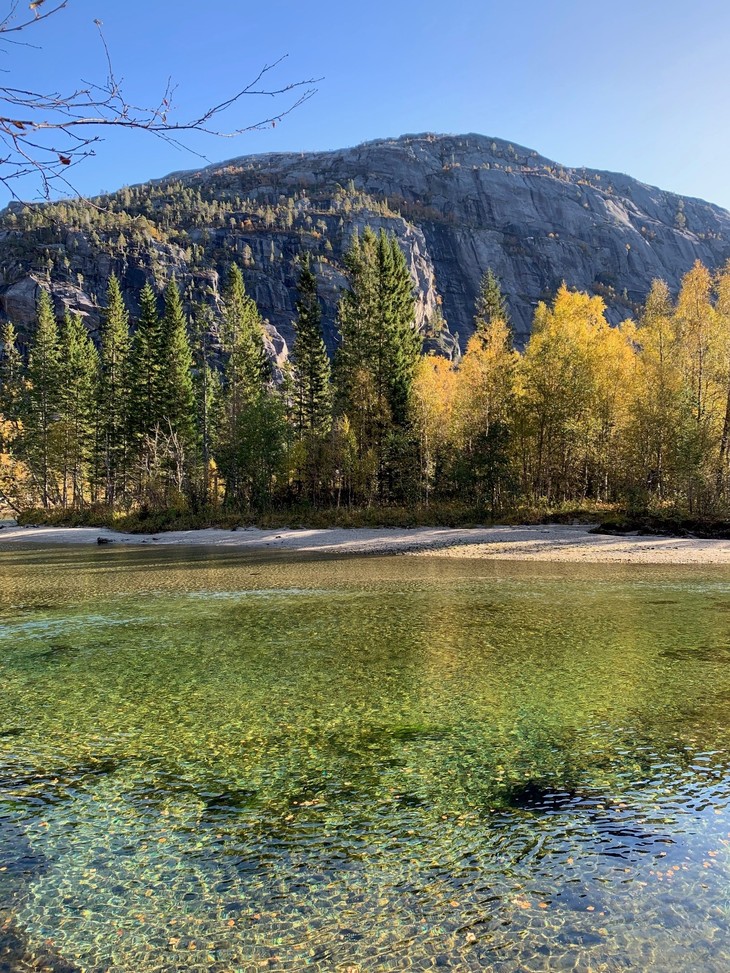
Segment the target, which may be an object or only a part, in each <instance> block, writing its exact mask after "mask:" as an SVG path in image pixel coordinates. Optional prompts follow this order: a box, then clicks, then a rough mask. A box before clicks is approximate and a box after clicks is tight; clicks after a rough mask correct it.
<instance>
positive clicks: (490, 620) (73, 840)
mask: <svg viewBox="0 0 730 973" xmlns="http://www.w3.org/2000/svg"><path fill="white" fill-rule="evenodd" d="M0 686H1V687H2V692H0V973H2V971H13V973H17V971H30V970H38V969H47V970H52V971H55V973H73V971H84V973H122V971H124V973H152V971H161V973H162V971H164V973H174V971H185V973H189V971H201V973H202V971H206V973H234V971H235V973H238V971H246V973H248V971H252V973H253V971H267V970H268V971H295V970H296V971H299V970H305V969H311V970H315V971H329V970H342V971H349V973H365V971H370V970H431V969H434V970H441V969H443V970H459V971H468V970H484V969H491V970H495V971H500V973H501V971H505V973H506V971H510V973H517V971H523V973H524V971H538V970H540V971H543V970H544V971H551V973H552V971H563V970H566V971H567V970H584V971H589V970H590V971H612V973H613V971H619V970H623V969H625V970H650V971H658V973H659V971H661V973H686V971H687V970H693V971H708V973H715V971H716V973H727V970H728V969H730V808H729V807H728V803H729V799H730V775H729V771H730V571H728V570H727V569H722V568H706V567H702V568H681V567H672V568H663V569H658V568H650V567H645V566H632V567H628V566H627V567H623V566H616V565H613V566H605V567H599V566H587V565H547V564H546V565H539V564H534V563H533V564H517V563H514V564H510V563H509V562H498V563H497V562H493V563H489V562H477V561H458V560H451V559H450V560H439V559H427V558H412V559H411V558H408V557H379V558H321V557H320V558H304V557H299V558H297V557H293V556H291V555H278V554H277V555H267V556H263V555H253V554H251V553H246V554H241V553H237V552H235V551H234V552H225V553H221V552H216V551H206V550H200V549H182V548H178V549H169V550H161V549H155V550H149V549H139V550H137V549H126V550H122V549H114V548H111V549H110V548H105V549H103V550H101V549H100V550H96V549H94V550H91V549H86V548H76V549H73V550H71V549H57V550H53V551H43V550H40V549H32V548H28V549H25V550H21V551H18V550H17V549H15V550H12V551H8V550H5V551H0Z"/></svg>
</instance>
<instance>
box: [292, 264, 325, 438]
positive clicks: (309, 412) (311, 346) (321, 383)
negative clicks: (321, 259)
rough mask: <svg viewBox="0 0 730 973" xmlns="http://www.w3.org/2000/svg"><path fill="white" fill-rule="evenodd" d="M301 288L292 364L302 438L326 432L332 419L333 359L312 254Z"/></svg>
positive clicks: (303, 273) (299, 287)
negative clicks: (326, 340) (325, 336)
mask: <svg viewBox="0 0 730 973" xmlns="http://www.w3.org/2000/svg"><path fill="white" fill-rule="evenodd" d="M297 289H298V293H299V296H298V298H297V301H296V305H295V306H296V311H297V319H296V321H295V323H294V330H295V332H296V338H295V341H294V347H293V349H292V364H293V365H294V379H293V398H294V422H295V425H296V429H297V433H298V435H299V437H300V439H301V438H302V437H303V436H305V435H306V434H313V435H318V436H321V435H324V434H326V433H327V432H328V431H329V429H330V426H331V421H332V387H331V384H330V378H331V376H330V371H331V370H330V362H329V358H328V357H327V349H326V348H325V344H324V340H323V338H322V309H321V308H320V305H319V298H318V295H317V278H316V277H315V275H314V273H313V271H312V268H311V263H310V257H309V254H307V256H306V257H305V259H304V261H303V263H302V271H301V274H300V276H299V282H298V285H297Z"/></svg>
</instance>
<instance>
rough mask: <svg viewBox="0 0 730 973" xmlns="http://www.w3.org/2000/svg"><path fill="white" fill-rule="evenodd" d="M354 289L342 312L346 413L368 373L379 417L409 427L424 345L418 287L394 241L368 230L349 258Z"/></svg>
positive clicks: (340, 360) (341, 367)
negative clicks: (416, 295)
mask: <svg viewBox="0 0 730 973" xmlns="http://www.w3.org/2000/svg"><path fill="white" fill-rule="evenodd" d="M346 266H347V269H348V271H349V276H350V287H349V289H348V290H347V291H345V293H344V294H343V295H342V299H341V300H340V307H339V325H340V334H341V338H342V341H341V345H340V349H339V350H338V356H337V372H338V379H339V384H340V386H341V393H342V397H343V399H344V407H345V411H348V410H350V409H352V408H355V409H357V403H356V402H355V401H354V397H353V391H354V389H353V388H351V386H353V383H354V386H355V387H358V386H360V384H361V379H360V378H358V373H359V372H361V371H365V372H367V373H369V375H370V377H371V379H372V382H373V385H374V389H375V396H376V400H377V405H376V412H377V413H378V414H379V415H381V416H386V415H388V416H389V417H390V419H391V420H392V421H393V422H395V423H396V424H397V425H404V424H405V423H406V422H407V402H408V394H409V391H410V387H411V384H412V383H413V376H414V372H415V367H416V364H417V362H418V358H419V354H420V350H421V340H420V335H419V334H418V331H417V330H416V327H415V301H414V298H413V283H412V281H411V276H410V273H409V271H408V267H407V265H406V259H405V255H404V254H403V251H402V250H401V248H400V246H399V244H398V241H397V240H396V239H395V237H389V236H388V235H387V234H386V233H385V231H383V230H381V232H380V234H379V235H378V236H376V235H375V234H374V233H373V231H372V230H371V229H370V227H366V228H365V231H364V233H363V236H362V239H361V240H360V239H358V238H357V237H356V238H355V239H354V240H353V244H352V247H351V248H350V251H349V252H348V254H347V256H346Z"/></svg>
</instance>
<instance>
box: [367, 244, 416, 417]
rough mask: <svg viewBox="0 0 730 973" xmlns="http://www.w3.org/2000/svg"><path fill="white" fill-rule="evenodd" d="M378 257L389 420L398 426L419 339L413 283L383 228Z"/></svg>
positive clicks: (398, 250) (403, 413)
mask: <svg viewBox="0 0 730 973" xmlns="http://www.w3.org/2000/svg"><path fill="white" fill-rule="evenodd" d="M378 259H379V264H380V281H381V284H380V286H381V294H382V297H381V306H382V312H381V313H382V329H383V331H384V333H385V336H386V342H385V346H386V356H387V357H386V361H385V373H386V381H387V395H388V402H389V405H390V409H391V413H392V416H393V420H394V422H395V423H396V425H398V426H401V427H402V426H405V425H406V424H407V421H408V399H409V396H410V391H411V386H412V385H413V378H414V375H415V369H416V365H417V363H418V359H419V357H420V354H421V345H422V342H421V336H420V335H419V333H418V331H417V329H416V323H415V318H416V306H415V300H414V298H413V282H412V280H411V275H410V272H409V270H408V265H407V264H406V258H405V254H404V253H403V251H402V250H401V248H400V245H399V244H398V241H397V240H396V238H395V237H394V236H393V237H390V238H388V237H387V236H386V235H385V233H384V232H383V231H381V233H380V237H379V239H378Z"/></svg>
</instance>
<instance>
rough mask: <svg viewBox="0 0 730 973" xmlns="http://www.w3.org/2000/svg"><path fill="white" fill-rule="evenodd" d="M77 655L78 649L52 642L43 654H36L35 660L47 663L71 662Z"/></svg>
mask: <svg viewBox="0 0 730 973" xmlns="http://www.w3.org/2000/svg"><path fill="white" fill-rule="evenodd" d="M77 654H78V649H77V648H76V647H75V646H73V645H67V644H64V643H62V642H54V643H53V644H52V645H49V646H48V648H47V649H45V650H44V651H43V652H40V653H38V656H37V658H39V659H42V660H43V661H44V662H47V663H57V664H60V663H63V662H68V661H71V660H72V659H73V658H74V656H76V655H77Z"/></svg>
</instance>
